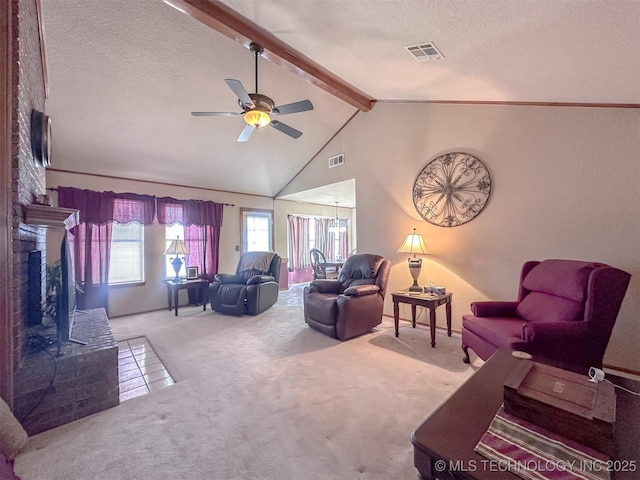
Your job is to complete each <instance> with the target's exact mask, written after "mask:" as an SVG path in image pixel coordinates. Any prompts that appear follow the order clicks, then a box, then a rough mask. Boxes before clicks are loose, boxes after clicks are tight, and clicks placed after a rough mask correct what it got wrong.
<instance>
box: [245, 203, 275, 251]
mask: <svg viewBox="0 0 640 480" xmlns="http://www.w3.org/2000/svg"><path fill="white" fill-rule="evenodd" d="M241 213H242V252H243V253H244V252H270V251H272V250H273V248H272V245H273V229H272V225H273V212H272V211H271V210H241Z"/></svg>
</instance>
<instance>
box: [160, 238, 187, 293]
mask: <svg viewBox="0 0 640 480" xmlns="http://www.w3.org/2000/svg"><path fill="white" fill-rule="evenodd" d="M164 254H165V255H175V257H174V258H172V259H171V265H173V269H174V270H175V272H176V276H175V278H174V279H173V281H174V282H179V281H180V269H181V268H182V264H183V263H184V262H183V261H182V259H181V258H180V257H179V256H178V255H183V256H184V255H189V249H188V248H187V246H186V245H185V244H184V242H183V241H182V240H180V237H178V238H176V239H175V240H171V243H170V244H169V248H167V250H166V251H165V252H164Z"/></svg>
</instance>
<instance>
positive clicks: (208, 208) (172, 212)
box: [156, 197, 223, 228]
mask: <svg viewBox="0 0 640 480" xmlns="http://www.w3.org/2000/svg"><path fill="white" fill-rule="evenodd" d="M156 203H157V208H158V223H160V224H162V225H171V224H173V223H181V224H182V225H185V226H189V225H198V226H200V227H205V226H210V227H217V228H220V227H221V226H222V207H223V204H222V203H216V202H211V201H204V200H178V199H175V198H172V197H158V198H156Z"/></svg>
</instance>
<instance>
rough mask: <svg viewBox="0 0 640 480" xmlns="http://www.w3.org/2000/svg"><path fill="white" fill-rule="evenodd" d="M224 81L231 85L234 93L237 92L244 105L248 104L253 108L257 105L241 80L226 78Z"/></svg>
mask: <svg viewBox="0 0 640 480" xmlns="http://www.w3.org/2000/svg"><path fill="white" fill-rule="evenodd" d="M224 81H225V82H227V85H229V88H230V89H231V90H233V93H235V94H236V96H237V97H238V99H240V101H241V102H242V105H246V106H248V107H251V108H254V107H255V105H254V104H253V100H251V97H250V96H249V94H248V93H247V91H246V90H245V88H244V87H243V86H242V83H240V80H234V79H232V78H226V79H225V80H224Z"/></svg>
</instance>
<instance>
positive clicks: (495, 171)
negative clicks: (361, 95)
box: [282, 104, 640, 371]
mask: <svg viewBox="0 0 640 480" xmlns="http://www.w3.org/2000/svg"><path fill="white" fill-rule="evenodd" d="M452 151H463V152H468V153H471V154H473V155H476V156H477V157H478V158H480V159H481V160H482V161H483V162H484V163H485V164H486V165H487V167H488V169H489V171H490V174H491V177H492V182H493V187H492V192H491V198H490V200H489V203H488V204H487V206H486V208H485V209H484V211H483V212H482V213H481V214H480V215H479V216H478V217H477V218H475V219H474V220H472V221H471V222H469V223H467V224H465V225H462V226H458V227H453V228H444V227H436V226H434V225H431V224H429V223H427V222H426V221H424V220H423V219H422V218H421V217H420V216H419V215H418V213H417V212H416V210H415V208H414V206H413V201H412V186H413V182H414V180H415V177H416V175H417V174H418V172H419V171H420V170H421V169H422V168H423V167H424V166H425V165H426V164H427V163H428V162H429V161H430V160H432V159H433V158H435V157H436V156H438V155H441V154H442V153H446V152H452ZM334 152H345V156H346V159H348V161H347V162H346V163H345V165H344V166H342V167H340V168H335V169H331V170H329V169H328V168H327V166H326V162H325V161H324V159H325V158H326V157H327V156H329V155H331V154H333V153H334ZM348 178H355V179H356V201H357V206H358V207H357V212H358V215H357V234H358V250H359V251H361V252H364V251H369V252H375V253H379V254H381V255H384V256H386V257H388V258H389V259H391V260H392V262H393V264H394V266H393V268H392V271H391V280H390V289H389V291H394V290H397V289H401V288H404V287H406V286H408V285H409V284H410V283H411V278H410V275H409V272H408V269H407V266H406V256H405V255H404V254H400V253H397V252H396V250H397V249H398V247H399V245H400V243H401V242H402V240H403V238H404V236H405V235H406V234H407V233H409V232H410V231H411V229H412V228H413V227H415V228H417V230H418V232H419V233H422V234H423V235H424V238H425V240H426V243H427V247H428V249H429V250H430V252H431V255H430V256H429V257H426V258H425V261H424V263H423V271H422V275H421V277H420V283H421V284H425V283H427V282H434V283H438V284H442V285H444V286H446V287H447V289H448V290H449V291H451V292H453V295H454V296H453V325H454V328H455V329H459V328H460V324H461V319H460V317H461V315H462V314H463V313H465V312H467V311H469V304H470V303H471V302H472V301H475V300H490V299H503V300H513V299H515V298H516V295H517V287H518V278H519V273H520V268H521V266H522V264H523V263H524V262H525V261H527V260H533V259H538V260H542V259H545V258H570V259H577V260H590V261H599V262H604V263H608V264H610V265H613V266H615V267H618V268H621V269H623V270H626V271H627V272H629V273H631V274H632V275H633V277H632V280H631V284H630V286H629V289H628V291H627V295H626V297H625V300H624V302H623V306H622V309H621V312H620V315H619V317H618V322H617V324H616V328H615V330H614V333H613V336H612V340H611V342H610V344H609V348H608V350H607V354H606V357H605V363H607V364H609V365H613V366H617V367H620V368H626V369H631V370H634V371H640V347H639V341H640V322H639V321H638V313H637V312H638V311H640V110H638V109H613V108H582V107H540V106H530V107H526V106H502V105H444V104H442V105H439V104H378V105H376V106H375V108H374V109H373V110H372V111H370V112H368V113H366V114H362V113H361V114H359V115H358V116H356V118H355V119H354V120H353V121H352V122H351V123H350V124H349V125H348V126H347V127H346V128H345V129H344V130H343V131H342V132H341V133H340V134H339V135H338V136H337V137H336V138H335V139H334V140H333V141H332V142H331V143H330V144H329V145H328V146H327V147H326V149H325V151H324V152H322V153H321V154H320V155H318V157H317V160H314V161H313V162H312V163H311V164H310V165H309V166H308V167H307V168H306V169H305V170H304V171H303V172H302V173H301V174H300V175H299V176H298V177H297V178H295V179H294V181H293V182H292V183H291V184H290V185H289V186H288V187H287V188H286V189H285V191H283V192H282V194H283V195H286V194H289V193H295V192H298V191H303V190H308V189H310V188H315V187H318V186H321V185H325V184H330V183H335V182H337V181H340V180H344V179H348ZM385 313H386V314H388V315H392V307H391V301H390V297H387V301H386V305H385ZM402 315H403V316H405V317H407V316H408V314H407V312H406V311H405V312H403V313H402ZM443 322H444V310H442V311H440V310H439V311H438V323H439V325H442V324H443Z"/></svg>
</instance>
